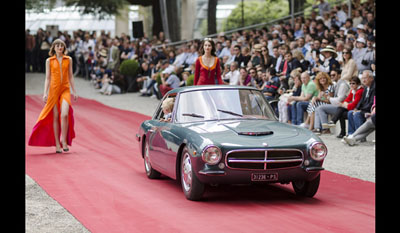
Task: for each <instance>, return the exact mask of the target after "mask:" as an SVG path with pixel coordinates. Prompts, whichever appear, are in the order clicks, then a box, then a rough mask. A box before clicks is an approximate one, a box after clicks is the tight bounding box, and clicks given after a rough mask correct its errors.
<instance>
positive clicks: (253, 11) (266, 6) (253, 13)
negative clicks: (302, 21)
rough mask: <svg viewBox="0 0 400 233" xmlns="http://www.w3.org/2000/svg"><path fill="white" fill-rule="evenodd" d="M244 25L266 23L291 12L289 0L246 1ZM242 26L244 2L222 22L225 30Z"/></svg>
mask: <svg viewBox="0 0 400 233" xmlns="http://www.w3.org/2000/svg"><path fill="white" fill-rule="evenodd" d="M243 8H244V26H249V25H253V24H259V23H266V22H268V21H271V20H274V19H278V18H281V17H284V16H287V15H288V14H289V3H288V1H287V0H278V1H277V0H266V1H262V2H260V1H244V7H243ZM239 27H242V3H239V4H237V6H236V8H235V9H233V10H232V12H231V14H230V15H229V16H228V18H226V19H225V20H224V22H223V23H222V28H223V31H228V30H232V29H235V28H239Z"/></svg>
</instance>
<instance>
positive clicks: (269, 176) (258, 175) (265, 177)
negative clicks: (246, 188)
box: [251, 173, 278, 181]
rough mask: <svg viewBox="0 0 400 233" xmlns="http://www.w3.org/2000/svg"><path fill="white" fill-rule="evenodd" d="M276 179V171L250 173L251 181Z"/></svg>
mask: <svg viewBox="0 0 400 233" xmlns="http://www.w3.org/2000/svg"><path fill="white" fill-rule="evenodd" d="M275 180H278V173H269V174H265V173H252V174H251V181H275Z"/></svg>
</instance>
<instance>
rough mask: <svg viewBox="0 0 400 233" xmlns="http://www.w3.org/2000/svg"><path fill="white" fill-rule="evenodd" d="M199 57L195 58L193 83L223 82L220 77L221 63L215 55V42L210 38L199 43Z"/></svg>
mask: <svg viewBox="0 0 400 233" xmlns="http://www.w3.org/2000/svg"><path fill="white" fill-rule="evenodd" d="M200 53H201V54H202V55H201V56H200V57H198V58H197V59H196V70H195V72H194V85H207V84H217V85H218V84H224V82H223V81H222V78H221V65H220V63H219V59H218V57H216V56H215V44H214V41H213V40H212V39H211V38H205V39H204V40H203V42H202V43H201V47H200Z"/></svg>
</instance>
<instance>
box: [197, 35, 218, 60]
mask: <svg viewBox="0 0 400 233" xmlns="http://www.w3.org/2000/svg"><path fill="white" fill-rule="evenodd" d="M206 42H210V43H211V55H213V56H216V55H215V52H216V49H215V43H214V41H213V40H212V39H211V38H204V40H203V41H202V42H201V45H200V54H201V55H204V44H205V43H206Z"/></svg>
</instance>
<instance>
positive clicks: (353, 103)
mask: <svg viewBox="0 0 400 233" xmlns="http://www.w3.org/2000/svg"><path fill="white" fill-rule="evenodd" d="M363 91H364V88H363V87H360V88H359V89H358V90H357V91H356V94H355V96H354V97H353V92H352V91H350V94H349V95H348V96H347V98H346V99H345V100H344V101H343V102H347V103H349V104H348V105H347V110H349V111H350V110H353V109H354V108H355V107H356V106H357V104H358V102H360V100H361V97H362V94H363Z"/></svg>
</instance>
